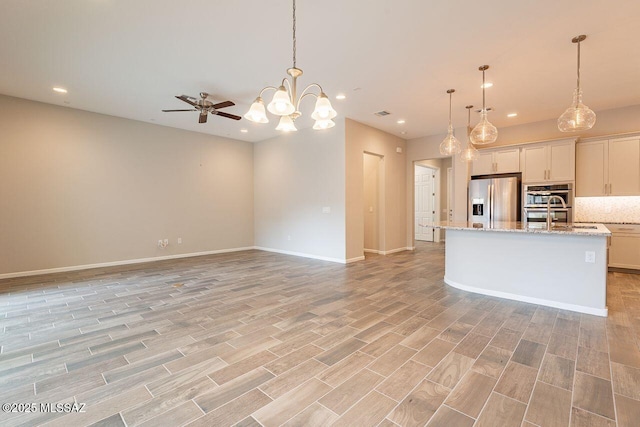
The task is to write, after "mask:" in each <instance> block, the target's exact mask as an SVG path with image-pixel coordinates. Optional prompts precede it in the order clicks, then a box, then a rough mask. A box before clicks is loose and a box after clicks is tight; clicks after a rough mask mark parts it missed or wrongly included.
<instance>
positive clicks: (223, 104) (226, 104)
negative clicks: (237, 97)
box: [211, 101, 236, 110]
mask: <svg viewBox="0 0 640 427" xmlns="http://www.w3.org/2000/svg"><path fill="white" fill-rule="evenodd" d="M234 105H236V104H234V103H233V102H231V101H224V102H220V103H219V104H213V105H212V106H211V107H212V108H215V109H216V110H218V109H220V108H227V107H232V106H234Z"/></svg>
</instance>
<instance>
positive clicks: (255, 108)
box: [244, 97, 269, 123]
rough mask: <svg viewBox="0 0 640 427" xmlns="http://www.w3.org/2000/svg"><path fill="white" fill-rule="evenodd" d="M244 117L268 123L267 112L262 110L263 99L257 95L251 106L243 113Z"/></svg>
mask: <svg viewBox="0 0 640 427" xmlns="http://www.w3.org/2000/svg"><path fill="white" fill-rule="evenodd" d="M244 118H245V119H247V120H250V121H252V122H255V123H269V119H268V118H267V113H266V112H265V111H264V101H263V100H262V98H261V97H257V98H256V100H255V101H253V104H251V108H249V111H247V114H245V115H244Z"/></svg>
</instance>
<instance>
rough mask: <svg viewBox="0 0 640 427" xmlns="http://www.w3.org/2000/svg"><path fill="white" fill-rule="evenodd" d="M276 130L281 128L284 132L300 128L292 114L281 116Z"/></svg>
mask: <svg viewBox="0 0 640 427" xmlns="http://www.w3.org/2000/svg"><path fill="white" fill-rule="evenodd" d="M276 130H281V131H283V132H295V131H297V130H298V129H296V125H295V124H294V123H293V119H292V118H291V116H281V117H280V122H278V126H277V127H276Z"/></svg>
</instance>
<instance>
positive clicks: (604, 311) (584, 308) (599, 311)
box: [444, 276, 609, 317]
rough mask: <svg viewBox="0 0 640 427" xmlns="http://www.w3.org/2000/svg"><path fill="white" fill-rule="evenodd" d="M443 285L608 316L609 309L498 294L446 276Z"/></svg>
mask: <svg viewBox="0 0 640 427" xmlns="http://www.w3.org/2000/svg"><path fill="white" fill-rule="evenodd" d="M444 283H446V284H447V285H449V286H453V287H454V288H456V289H460V290H463V291H467V292H473V293H475V294H482V295H488V296H492V297H498V298H505V299H510V300H514V301H522V302H528V303H531V304H538V305H544V306H547V307H553V308H560V309H562V310H569V311H576V312H578V313H585V314H593V315H595V316H602V317H607V315H608V314H609V309H607V308H595V307H587V306H584V305H575V304H568V303H564V302H559V301H552V300H546V299H542V298H535V297H529V296H525V295H517V294H512V293H509V292H500V291H493V290H489V289H482V288H476V287H475V286H467V285H463V284H460V283H457V282H454V281H453V280H449V279H447V277H446V276H445V277H444Z"/></svg>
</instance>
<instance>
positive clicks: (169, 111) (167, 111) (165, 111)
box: [162, 108, 198, 113]
mask: <svg viewBox="0 0 640 427" xmlns="http://www.w3.org/2000/svg"><path fill="white" fill-rule="evenodd" d="M176 111H198V110H196V109H195V108H194V109H192V110H162V112H164V113H173V112H176Z"/></svg>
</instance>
